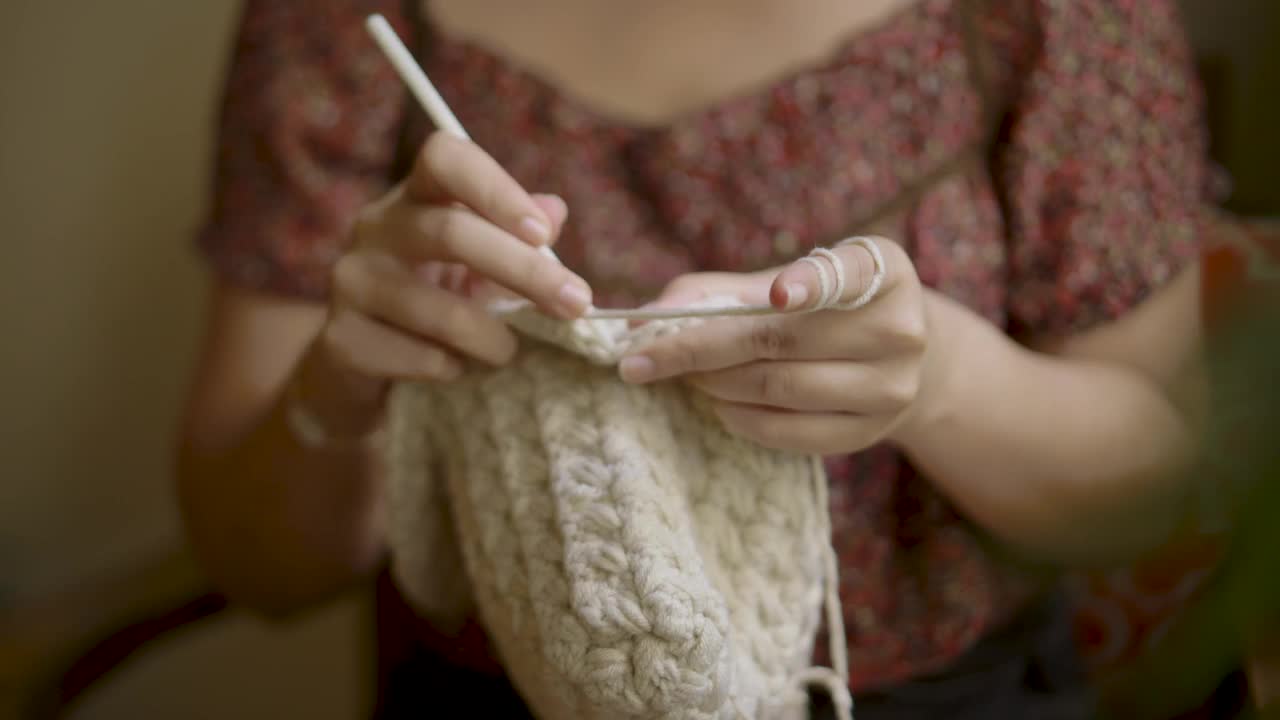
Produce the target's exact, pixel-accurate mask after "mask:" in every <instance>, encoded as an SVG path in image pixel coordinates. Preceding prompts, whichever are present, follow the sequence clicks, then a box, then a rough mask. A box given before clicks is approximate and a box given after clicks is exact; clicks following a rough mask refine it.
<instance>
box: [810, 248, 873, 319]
mask: <svg viewBox="0 0 1280 720" xmlns="http://www.w3.org/2000/svg"><path fill="white" fill-rule="evenodd" d="M846 245H857V246H859V247H861V248H862V249H864V250H866V251H867V252H868V253H870V254H871V260H872V263H873V264H874V265H875V270H874V271H873V273H872V275H871V282H869V283H868V284H867V289H866V290H863V291H862V294H861V295H859V296H858V297H856V298H854V299H852V300H850V301H848V302H840V298H842V297H844V289H845V285H847V284H848V281H847V279H846V277H845V274H846V272H847V271H846V270H845V267H844V261H842V260H841V259H840V256H839V255H836V254H835V253H834V252H832V251H831V250H828V249H827V248H814V249H813V250H812V251H810V252H809V255H808V256H806V257H803V258H800V261H801V262H806V263H808V264H810V265H812V266H813V268H814V270H816V271H817V273H818V301H817V302H816V303H815V304H814V306H813V307H812V308H810V311H816V310H829V309H834V310H857V309H858V308H860V307H862V306H864V305H866V304H867V303H869V302H871V301H872V300H874V299H875V297H876V294H877V293H879V292H880V286H881V285H883V284H884V275H885V262H884V254H883V253H882V252H880V246H879V245H877V244H876V243H875V241H874V240H873V239H871V238H869V237H852V238H847V239H845V240H841V241H840V242H839V243H837V244H836V247H844V246H846ZM819 258H821V260H825V261H826V262H822V261H821V260H819Z"/></svg>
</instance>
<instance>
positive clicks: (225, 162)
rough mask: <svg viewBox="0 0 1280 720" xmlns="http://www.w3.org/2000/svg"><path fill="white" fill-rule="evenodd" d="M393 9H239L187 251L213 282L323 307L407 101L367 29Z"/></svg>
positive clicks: (388, 158)
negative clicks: (208, 181) (198, 219)
mask: <svg viewBox="0 0 1280 720" xmlns="http://www.w3.org/2000/svg"><path fill="white" fill-rule="evenodd" d="M374 12H378V13H382V14H383V15H385V16H386V17H387V19H388V20H389V21H390V22H391V23H392V25H393V26H394V27H395V28H396V30H397V31H398V32H400V33H401V34H402V36H403V35H404V33H405V32H406V27H405V21H406V18H405V17H404V13H403V12H401V4H400V3H399V2H396V0H378V1H372V0H370V1H357V0H309V1H308V2H305V3H304V2H279V1H278V0H248V1H247V2H246V3H245V5H244V9H243V11H242V13H243V14H242V15H241V17H240V21H239V26H238V32H237V35H236V37H235V41H234V45H233V48H232V52H231V57H230V63H229V65H228V68H227V71H226V76H225V80H224V86H223V93H222V96H221V101H220V107H219V113H218V117H217V125H216V135H215V155H214V171H213V177H212V187H211V198H210V202H209V205H208V212H207V215H206V216H205V218H204V219H203V221H202V224H201V227H200V229H199V233H198V238H197V245H198V247H199V249H200V250H201V252H202V254H203V255H204V257H206V258H207V259H208V260H209V262H210V263H211V265H212V266H213V268H214V270H215V272H216V273H217V274H218V276H219V278H220V279H222V280H224V281H226V282H228V283H230V284H233V285H237V286H242V287H248V288H251V289H255V290H264V291H268V292H274V293H280V294H286V295H292V296H299V297H306V298H314V299H320V298H322V297H323V296H324V295H325V294H326V293H327V290H328V276H329V269H330V267H331V266H332V264H333V263H334V262H335V260H336V259H337V257H338V256H339V254H340V253H341V251H342V249H343V245H344V243H345V238H346V236H347V230H348V227H349V225H350V223H351V221H352V219H353V216H354V214H355V212H356V211H357V210H358V209H359V208H360V207H361V206H362V205H364V204H365V203H366V202H367V201H368V200H370V199H372V198H374V197H376V196H377V195H378V194H380V193H381V192H382V191H383V190H385V189H386V187H388V186H389V184H390V182H389V178H388V176H389V175H390V173H391V169H392V165H393V162H394V159H395V153H396V145H397V137H398V133H399V129H400V125H401V122H402V113H403V110H404V107H403V106H404V104H405V92H404V90H403V89H402V87H401V85H400V83H399V81H398V78H397V77H396V76H395V74H394V70H393V69H391V68H390V66H389V64H388V63H387V62H386V61H385V60H384V59H383V58H382V56H381V55H380V53H379V50H378V49H377V46H376V45H375V44H374V43H373V41H372V40H371V39H370V38H369V36H368V35H367V33H366V31H365V27H364V19H365V17H366V16H367V15H368V14H370V13H374Z"/></svg>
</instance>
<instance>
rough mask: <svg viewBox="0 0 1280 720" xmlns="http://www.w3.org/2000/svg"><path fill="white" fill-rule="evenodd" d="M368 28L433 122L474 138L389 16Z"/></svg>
mask: <svg viewBox="0 0 1280 720" xmlns="http://www.w3.org/2000/svg"><path fill="white" fill-rule="evenodd" d="M365 28H367V29H368V31H369V34H370V35H372V36H373V41H374V42H376V43H377V44H378V47H379V48H381V49H382V53H383V54H384V55H386V56H387V60H388V61H390V62H391V66H392V67H394V68H395V70H396V72H397V73H398V74H399V75H400V79H401V80H402V81H404V84H405V85H406V86H407V87H408V88H409V92H411V93H413V96H414V97H415V98H417V100H418V104H419V105H421V106H422V109H423V110H424V111H426V113H427V117H430V118H431V122H433V123H435V126H436V127H437V128H439V129H441V130H443V131H444V132H447V133H450V134H452V135H456V136H458V137H460V138H462V139H463V140H471V136H470V135H468V134H467V131H466V129H465V128H463V127H462V123H460V122H458V117H457V116H456V115H454V114H453V110H451V109H449V104H448V103H446V102H445V101H444V98H443V97H441V96H440V91H438V90H436V86H435V85H433V84H432V83H431V79H430V78H428V77H427V73H426V72H424V71H423V69H422V67H421V66H419V65H418V62H417V60H415V59H414V58H413V53H411V52H409V48H407V47H405V45H404V42H403V41H401V40H400V36H399V35H397V34H396V31H395V29H394V28H392V27H391V23H389V22H387V19H386V18H385V17H383V16H382V15H381V14H379V13H375V14H373V15H370V16H369V17H368V18H367V19H366V20H365ZM538 250H540V251H541V252H542V253H544V254H545V255H547V256H548V257H551V258H555V259H556V260H557V261H559V258H558V257H557V256H556V254H555V251H554V250H552V249H551V248H549V247H547V246H546V245H543V246H542V247H540V248H538Z"/></svg>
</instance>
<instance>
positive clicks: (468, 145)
mask: <svg viewBox="0 0 1280 720" xmlns="http://www.w3.org/2000/svg"><path fill="white" fill-rule="evenodd" d="M404 188H405V194H406V196H407V197H408V198H409V199H410V200H415V201H418V202H423V203H448V202H456V203H461V204H462V205H465V206H467V207H468V208H470V209H471V211H472V212H474V213H475V214H477V215H479V216H481V217H483V218H484V219H486V220H488V221H489V222H491V223H493V224H494V225H497V226H498V227H500V228H502V229H503V230H506V231H507V232H509V233H511V234H512V235H514V236H516V237H518V238H520V239H521V240H523V241H525V242H527V243H529V244H530V245H535V246H543V245H547V244H548V243H550V242H551V240H552V234H553V227H554V223H553V219H552V218H550V217H548V215H547V213H546V211H544V210H543V209H542V207H541V206H540V205H539V204H538V203H537V202H536V201H535V200H534V199H533V197H532V196H531V195H530V194H529V193H528V192H526V191H525V189H524V188H523V187H521V186H520V183H518V182H516V180H515V178H513V177H511V175H510V174H508V173H507V171H506V170H504V169H503V168H502V166H501V165H499V164H498V162H497V161H496V160H494V159H493V158H492V157H491V156H490V155H489V154H488V153H486V152H485V151H484V150H482V149H480V147H479V146H478V145H476V144H475V143H473V142H471V141H470V140H464V139H462V138H458V137H454V136H453V135H451V134H449V133H445V132H436V133H433V134H432V135H431V137H429V138H428V139H427V141H426V143H424V144H423V146H422V150H421V151H420V152H419V153H418V157H417V159H416V160H415V161H414V165H413V170H412V172H411V173H410V174H409V177H408V179H406V181H405V184H404Z"/></svg>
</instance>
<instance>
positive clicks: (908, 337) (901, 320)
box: [890, 312, 928, 353]
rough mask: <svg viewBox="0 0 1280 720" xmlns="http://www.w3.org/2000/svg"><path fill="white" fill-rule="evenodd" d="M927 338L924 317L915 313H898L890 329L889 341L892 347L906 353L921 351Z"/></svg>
mask: <svg viewBox="0 0 1280 720" xmlns="http://www.w3.org/2000/svg"><path fill="white" fill-rule="evenodd" d="M927 337H928V332H927V329H926V327H925V321H924V317H923V315H922V314H921V313H917V312H903V313H900V314H899V317H898V318H897V320H896V321H894V322H893V324H892V326H891V328H890V339H891V340H892V342H893V344H894V346H895V347H898V348H901V349H902V350H904V351H906V352H911V353H916V352H921V351H923V350H924V349H925V344H926V340H927Z"/></svg>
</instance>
